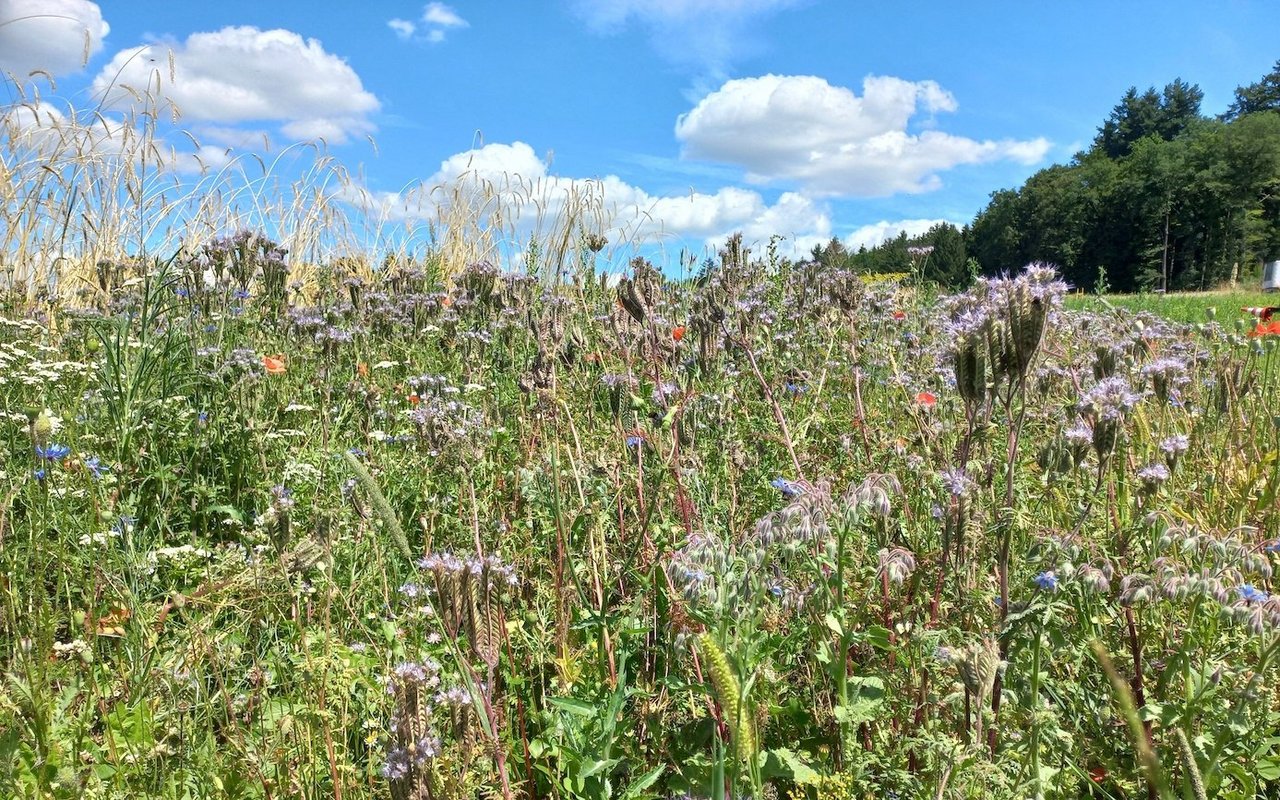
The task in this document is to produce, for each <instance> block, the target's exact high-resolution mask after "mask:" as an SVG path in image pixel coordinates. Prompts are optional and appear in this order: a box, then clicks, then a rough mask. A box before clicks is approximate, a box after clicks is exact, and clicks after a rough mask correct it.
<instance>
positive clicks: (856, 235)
mask: <svg viewBox="0 0 1280 800" xmlns="http://www.w3.org/2000/svg"><path fill="white" fill-rule="evenodd" d="M943 224H950V225H954V226H956V227H957V228H963V227H964V226H965V223H963V222H953V221H952V220H949V219H900V220H897V221H896V222H889V221H888V220H881V221H879V222H873V223H871V224H870V225H863V226H862V227H861V228H858V229H857V230H855V231H854V232H853V233H851V234H849V235H848V236H846V237H845V238H844V244H845V247H848V248H849V249H850V250H857V249H858V248H860V247H866V248H868V249H870V248H872V247H875V246H876V245H878V244H881V243H883V242H887V241H889V240H890V239H895V238H897V236H898V234H900V233H905V234H907V236H919V235H920V234H922V233H924V232H926V231H928V230H929V229H930V228H932V227H934V226H935V225H943Z"/></svg>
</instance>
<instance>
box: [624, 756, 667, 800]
mask: <svg viewBox="0 0 1280 800" xmlns="http://www.w3.org/2000/svg"><path fill="white" fill-rule="evenodd" d="M665 770H666V766H665V765H664V764H659V765H658V766H656V767H654V768H653V769H651V770H649V771H648V772H646V773H645V774H643V775H641V776H640V777H639V778H636V779H635V780H634V781H632V782H631V785H630V786H628V787H627V788H626V791H624V792H623V793H622V796H623V797H625V798H635V797H639V796H640V793H641V792H643V791H644V790H645V789H648V788H649V787H650V786H652V785H653V784H655V783H657V781H658V778H660V777H662V773H663V772H664V771H665Z"/></svg>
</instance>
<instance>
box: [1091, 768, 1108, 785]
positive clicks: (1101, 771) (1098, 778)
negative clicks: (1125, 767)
mask: <svg viewBox="0 0 1280 800" xmlns="http://www.w3.org/2000/svg"><path fill="white" fill-rule="evenodd" d="M1106 779H1107V768H1106V767H1090V768H1089V780H1091V781H1093V782H1094V783H1102V782H1103V781H1105V780H1106Z"/></svg>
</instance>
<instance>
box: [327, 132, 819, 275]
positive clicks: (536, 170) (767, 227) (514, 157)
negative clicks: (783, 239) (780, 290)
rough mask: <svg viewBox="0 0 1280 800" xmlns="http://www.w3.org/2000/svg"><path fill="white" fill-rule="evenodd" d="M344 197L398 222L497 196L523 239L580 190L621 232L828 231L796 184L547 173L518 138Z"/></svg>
mask: <svg viewBox="0 0 1280 800" xmlns="http://www.w3.org/2000/svg"><path fill="white" fill-rule="evenodd" d="M339 197H340V198H341V199H343V200H345V201H347V202H349V203H351V204H352V205H354V206H356V207H358V208H360V209H361V210H362V211H363V212H364V213H366V214H368V215H370V216H372V217H375V218H381V219H384V220H387V221H394V222H403V221H414V220H418V221H432V222H434V221H437V220H439V219H440V218H442V217H443V216H445V214H444V209H445V208H446V207H447V206H448V205H449V204H450V203H453V202H469V201H474V202H475V203H476V204H477V208H484V209H488V210H490V211H491V210H493V209H494V208H496V207H498V206H501V207H502V208H503V210H504V213H505V214H506V218H505V222H506V223H507V224H508V225H509V227H510V228H511V230H512V231H514V233H515V235H514V237H513V238H515V239H516V240H517V241H518V240H521V239H524V238H527V236H528V235H529V233H530V232H532V231H533V230H534V228H535V227H536V226H537V224H538V222H539V219H540V218H541V219H543V220H546V219H553V218H555V217H556V216H557V215H558V214H560V213H562V212H563V211H565V209H566V207H567V205H568V204H569V203H570V202H571V201H574V200H576V201H578V202H582V203H584V205H585V207H586V208H587V209H588V212H587V213H590V214H591V215H592V216H594V217H596V218H597V219H598V220H599V221H600V222H601V223H602V225H603V227H604V229H606V230H607V231H608V232H609V238H610V239H611V240H613V241H615V242H618V241H632V242H651V243H652V242H665V241H668V240H676V241H681V242H685V243H687V244H689V245H691V246H694V247H702V246H711V247H714V246H716V245H717V244H719V243H721V242H723V241H724V239H725V238H726V237H727V236H728V235H729V234H731V233H733V232H736V231H741V232H742V233H743V236H744V238H745V239H746V241H747V242H748V243H753V242H754V243H761V244H762V243H764V242H767V241H768V238H769V237H770V236H772V235H774V234H779V235H783V236H789V237H790V238H791V240H792V242H793V244H794V248H795V250H796V252H806V251H807V250H809V249H810V248H811V247H812V246H813V245H814V244H817V243H820V242H825V241H826V240H828V239H829V238H830V237H831V219H830V216H829V213H828V212H827V210H826V209H825V208H824V207H822V206H821V204H819V203H817V202H815V201H814V200H812V199H809V198H807V197H804V196H802V195H800V194H797V193H793V192H786V193H783V194H782V195H781V196H780V197H779V198H778V200H777V201H776V202H774V203H773V204H769V203H768V202H767V201H766V200H765V199H764V197H763V196H761V194H760V193H759V192H755V191H751V190H747V189H742V188H738V187H725V188H722V189H720V190H718V191H716V192H713V193H706V192H690V193H689V194H680V195H665V196H662V195H651V194H649V193H648V192H646V191H644V190H643V189H641V188H639V187H637V186H634V185H632V184H629V183H627V182H626V181H623V180H622V179H621V178H618V177H617V176H614V175H609V176H606V177H604V178H600V179H595V178H590V179H585V178H565V177H557V176H554V175H550V174H549V173H548V171H547V163H546V162H545V161H543V160H542V159H541V158H539V157H538V155H537V154H536V153H535V152H534V150H533V148H532V147H530V146H529V145H528V144H526V143H524V142H519V141H517V142H513V143H511V144H488V145H485V146H483V147H480V148H477V149H474V150H468V151H466V152H463V153H458V154H456V155H453V156H450V157H449V158H447V159H445V160H444V161H443V162H442V163H441V165H440V168H439V169H438V170H436V172H435V174H433V175H432V176H431V177H430V178H428V179H426V180H425V181H424V182H423V183H422V184H421V185H420V186H418V187H416V188H414V189H411V190H407V191H403V192H373V191H370V190H368V189H364V188H362V187H357V186H349V187H346V188H345V189H343V190H342V191H341V192H340V193H339ZM495 201H496V202H495Z"/></svg>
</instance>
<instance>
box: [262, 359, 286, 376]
mask: <svg viewBox="0 0 1280 800" xmlns="http://www.w3.org/2000/svg"><path fill="white" fill-rule="evenodd" d="M262 366H263V368H264V369H265V370H266V371H267V374H268V375H283V374H284V372H285V360H284V356H282V355H279V354H277V355H274V356H263V357H262Z"/></svg>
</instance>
